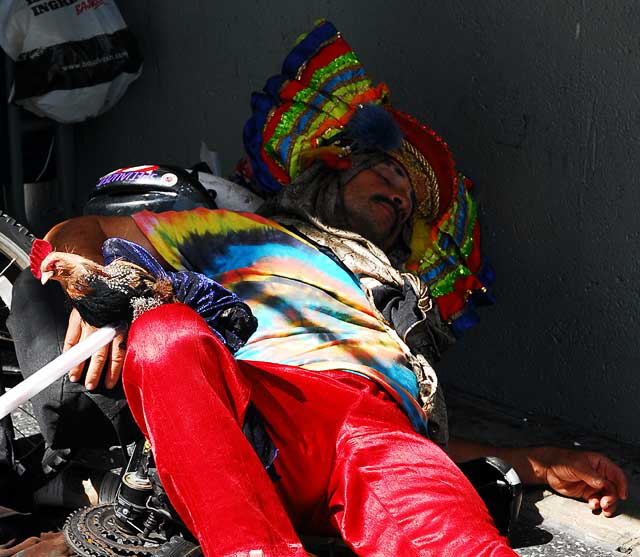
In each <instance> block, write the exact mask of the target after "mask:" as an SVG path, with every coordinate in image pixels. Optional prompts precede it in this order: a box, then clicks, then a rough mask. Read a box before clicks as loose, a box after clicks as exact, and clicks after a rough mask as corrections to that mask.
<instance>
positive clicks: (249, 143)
mask: <svg viewBox="0 0 640 557" xmlns="http://www.w3.org/2000/svg"><path fill="white" fill-rule="evenodd" d="M251 107H252V111H253V115H252V117H251V118H250V119H249V121H248V122H247V124H246V125H245V129H244V144H245V149H246V152H247V155H248V158H249V162H250V165H251V168H250V170H249V172H250V174H251V178H252V181H253V187H254V188H257V189H258V193H260V194H261V195H263V196H265V197H268V196H269V195H271V194H273V193H275V192H277V191H279V190H280V189H281V188H282V187H286V186H287V184H289V183H290V182H291V181H293V180H295V178H296V177H297V176H298V175H299V174H300V173H301V172H302V171H303V170H304V169H305V168H306V167H307V166H308V165H309V164H310V163H311V162H312V161H314V160H318V159H321V160H323V161H324V162H325V163H326V164H327V165H329V166H331V167H333V168H336V169H343V168H348V167H349V165H350V160H349V156H350V154H351V153H352V152H354V151H356V150H362V149H378V150H382V151H385V152H387V153H389V155H390V156H392V157H394V158H396V159H398V160H399V161H400V162H401V163H402V164H403V166H404V167H405V169H406V170H407V172H408V174H409V176H410V178H411V183H412V186H413V189H414V193H415V195H416V200H417V203H416V208H417V210H416V211H415V214H414V217H413V235H412V239H411V257H410V258H409V260H408V261H407V263H406V267H407V270H411V271H413V272H415V273H416V274H418V275H419V276H420V277H421V278H422V279H423V280H424V281H425V282H427V283H428V284H429V286H430V289H431V293H432V295H433V296H434V298H435V299H436V302H437V304H438V308H439V309H440V313H441V315H442V317H443V318H444V319H445V320H447V321H448V322H450V323H451V325H452V327H453V329H454V332H456V333H458V334H459V333H461V332H462V331H463V330H464V329H466V328H468V327H470V326H472V325H473V324H475V322H476V321H477V317H476V315H475V312H474V311H473V309H474V306H475V304H476V303H490V302H491V301H492V300H491V298H490V296H489V295H488V293H487V289H486V285H487V284H488V283H489V282H490V281H491V278H492V277H491V273H490V271H489V268H488V266H487V265H483V262H482V259H481V257H480V250H479V245H480V244H479V234H480V232H479V226H478V221H477V212H476V204H475V202H474V200H473V198H472V196H471V193H470V188H471V182H470V181H469V180H467V179H466V178H464V177H462V176H460V175H459V174H458V173H457V172H456V169H455V164H454V161H453V157H452V155H451V152H450V151H449V148H448V146H447V144H446V143H445V142H444V141H443V140H442V139H441V138H440V137H438V136H437V135H436V133H435V132H433V131H432V130H431V129H429V128H428V127H427V126H424V125H422V124H420V123H419V122H418V121H417V120H415V119H414V118H412V117H411V116H408V115H406V114H404V113H402V112H400V111H398V110H396V109H395V108H393V107H392V106H391V104H390V101H389V91H388V89H387V86H386V85H384V84H378V85H374V84H373V82H372V81H371V79H370V78H369V76H368V75H367V74H366V72H365V70H364V68H363V66H362V64H361V63H360V61H359V60H358V58H357V56H356V55H355V53H354V52H353V50H352V49H351V47H350V46H349V45H348V43H347V42H346V41H345V40H344V39H343V38H342V36H341V34H340V33H339V32H338V31H337V30H336V28H335V27H334V26H333V25H332V24H331V23H329V22H327V21H320V22H318V23H317V24H316V26H315V28H314V29H313V30H312V31H311V32H310V33H308V34H306V35H303V36H301V37H300V38H299V39H298V41H297V42H296V45H295V46H294V48H293V50H292V51H291V52H290V53H289V55H288V56H287V57H286V59H285V61H284V63H283V65H282V72H281V73H280V74H278V75H275V76H273V77H271V78H270V79H269V80H268V81H267V83H266V85H265V87H264V89H263V91H261V92H257V93H254V94H253V95H252V98H251Z"/></svg>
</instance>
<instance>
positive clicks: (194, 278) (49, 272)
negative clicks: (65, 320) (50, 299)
mask: <svg viewBox="0 0 640 557" xmlns="http://www.w3.org/2000/svg"><path fill="white" fill-rule="evenodd" d="M102 253H103V257H104V261H105V264H104V265H100V264H98V263H96V262H94V261H91V260H90V259H87V258H85V257H82V256H80V255H77V254H73V253H65V252H59V251H53V247H52V246H51V244H50V243H49V242H47V241H46V240H39V239H38V240H35V241H34V243H33V246H32V249H31V272H32V273H33V275H34V276H35V277H36V278H38V279H40V281H41V282H42V284H46V283H47V282H48V281H49V280H55V281H57V282H59V283H60V285H61V286H62V289H63V290H64V292H65V294H66V295H67V297H68V298H69V301H70V302H71V305H72V306H73V307H74V308H76V309H77V310H78V313H79V314H80V316H81V317H82V319H83V320H84V321H86V322H87V323H88V324H89V325H92V326H94V327H104V326H105V325H112V326H118V327H127V326H128V325H129V324H131V322H133V321H134V320H135V319H136V318H137V317H138V316H139V315H140V314H142V313H143V312H145V311H148V310H150V309H153V308H155V307H158V306H160V305H162V304H166V303H173V302H182V303H184V304H187V305H188V306H190V307H191V308H192V309H194V310H195V311H197V312H198V313H199V314H200V315H201V316H202V317H203V318H204V320H205V321H206V322H207V325H208V326H209V328H210V329H211V330H212V331H213V332H214V333H215V334H216V335H217V336H218V337H220V339H221V340H222V341H223V342H225V344H226V345H227V346H228V347H229V349H230V350H232V351H234V352H235V351H236V350H237V349H238V348H240V347H241V346H242V345H243V344H244V343H245V342H246V341H247V339H248V338H249V336H251V334H253V332H254V331H255V329H256V327H257V321H256V319H255V317H254V316H253V314H252V313H251V310H250V309H249V306H247V305H246V304H245V303H243V302H242V301H241V300H240V299H239V298H238V297H237V296H236V295H235V294H233V293H232V292H230V291H229V290H227V289H226V288H224V287H223V286H221V285H220V284H218V283H217V282H216V281H214V280H212V279H210V278H208V277H206V276H204V275H202V274H200V273H194V272H190V271H179V272H167V271H165V270H164V269H163V268H162V266H161V265H160V264H159V263H158V261H157V260H156V259H155V258H154V257H153V256H152V255H151V254H150V253H149V252H148V251H147V250H145V249H144V248H143V247H142V246H139V245H137V244H134V243H133V242H129V241H127V240H123V239H121V238H110V239H109V240H107V241H106V242H104V244H103V246H102Z"/></svg>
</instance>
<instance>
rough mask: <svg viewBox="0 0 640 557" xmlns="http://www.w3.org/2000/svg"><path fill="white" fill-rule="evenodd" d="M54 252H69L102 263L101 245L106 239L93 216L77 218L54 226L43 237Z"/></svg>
mask: <svg viewBox="0 0 640 557" xmlns="http://www.w3.org/2000/svg"><path fill="white" fill-rule="evenodd" d="M44 239H45V240H47V241H48V242H50V243H51V245H52V246H53V249H54V250H55V251H64V252H71V253H75V254H77V255H82V256H83V257H86V258H88V259H91V260H93V261H96V262H98V263H102V249H101V248H102V243H103V242H104V241H105V240H106V239H107V237H106V235H105V233H104V231H103V230H102V227H101V226H100V220H99V218H98V217H95V216H88V217H77V218H74V219H70V220H67V221H64V222H61V223H59V224H57V225H56V226H54V227H53V228H52V229H51V230H50V231H49V232H48V233H47V234H46V236H45V237H44Z"/></svg>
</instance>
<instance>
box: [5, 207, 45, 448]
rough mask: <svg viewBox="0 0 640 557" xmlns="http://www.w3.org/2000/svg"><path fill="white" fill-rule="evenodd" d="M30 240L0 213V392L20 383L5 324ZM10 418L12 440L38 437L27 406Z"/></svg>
mask: <svg viewBox="0 0 640 557" xmlns="http://www.w3.org/2000/svg"><path fill="white" fill-rule="evenodd" d="M33 240H34V236H33V235H32V234H31V233H30V232H29V231H28V230H27V229H26V228H25V227H24V226H22V225H21V224H19V223H17V222H16V221H15V220H14V219H13V218H11V217H10V216H9V215H6V214H5V213H2V212H0V364H1V365H2V371H1V374H0V389H2V387H5V388H10V387H12V386H13V385H15V384H16V383H18V382H19V381H21V380H22V375H21V374H20V369H19V367H18V361H17V360H16V354H15V350H14V347H13V340H12V339H11V335H10V334H9V331H8V330H7V326H6V321H7V317H8V316H9V309H10V307H11V296H12V292H13V283H14V282H15V280H16V278H17V277H18V275H19V274H20V272H21V271H22V270H23V269H25V268H27V267H28V266H29V252H30V251H31V244H32V243H33ZM11 418H12V421H13V429H14V434H15V437H16V439H29V438H33V437H34V436H36V435H38V434H39V428H38V424H37V422H36V420H35V418H34V416H33V412H32V411H31V407H30V404H29V403H27V404H25V405H23V406H21V407H20V408H19V409H18V410H16V411H15V412H13V413H12V416H11ZM35 444H39V443H35V442H34V446H35ZM30 445H31V444H28V445H27V446H30Z"/></svg>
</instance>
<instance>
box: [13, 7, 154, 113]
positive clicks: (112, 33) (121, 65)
mask: <svg viewBox="0 0 640 557" xmlns="http://www.w3.org/2000/svg"><path fill="white" fill-rule="evenodd" d="M0 46H1V47H2V48H3V50H4V51H5V52H6V53H7V54H8V55H9V57H10V58H11V59H13V60H14V61H15V80H14V84H13V91H12V98H11V99H10V100H13V101H15V102H16V103H18V104H21V105H22V106H24V107H25V108H27V109H28V110H31V111H32V112H35V113H36V114H38V115H40V116H47V117H49V118H52V119H53V120H56V121H58V122H63V123H72V122H81V121H83V120H86V119H87V118H92V117H94V116H97V115H98V114H101V113H102V112H104V111H105V110H107V109H109V108H110V107H112V106H113V105H114V104H115V103H116V102H117V101H118V100H119V99H120V97H121V96H122V95H123V94H124V92H125V91H126V89H127V87H128V86H129V84H130V83H131V82H132V81H134V80H135V79H136V78H137V77H138V76H139V75H140V71H141V69H142V58H141V56H140V53H139V51H138V48H137V45H136V42H135V39H134V37H133V35H132V34H131V32H130V31H129V30H128V29H127V27H126V24H125V22H124V20H123V19H122V16H121V15H120V11H119V10H118V7H117V6H116V5H115V3H114V0H0Z"/></svg>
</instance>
